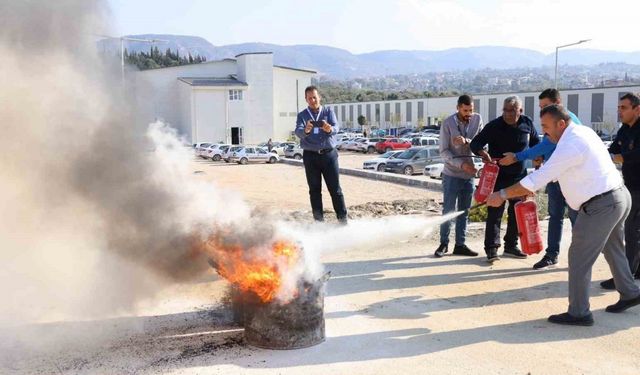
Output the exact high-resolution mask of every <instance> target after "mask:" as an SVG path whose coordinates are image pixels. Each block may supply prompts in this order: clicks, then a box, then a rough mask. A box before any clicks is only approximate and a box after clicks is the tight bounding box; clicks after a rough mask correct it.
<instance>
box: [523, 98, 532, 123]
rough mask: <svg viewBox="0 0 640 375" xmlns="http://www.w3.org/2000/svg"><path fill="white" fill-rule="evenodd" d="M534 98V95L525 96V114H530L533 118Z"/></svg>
mask: <svg viewBox="0 0 640 375" xmlns="http://www.w3.org/2000/svg"><path fill="white" fill-rule="evenodd" d="M533 103H534V98H533V96H525V97H524V114H525V116H529V117H531V118H533V105H534V104H533Z"/></svg>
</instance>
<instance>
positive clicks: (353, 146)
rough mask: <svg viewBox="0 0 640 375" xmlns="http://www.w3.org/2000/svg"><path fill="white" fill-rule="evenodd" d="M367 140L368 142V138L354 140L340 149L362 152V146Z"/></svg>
mask: <svg viewBox="0 0 640 375" xmlns="http://www.w3.org/2000/svg"><path fill="white" fill-rule="evenodd" d="M366 140H367V139H366V138H354V139H353V140H351V141H349V142H347V143H345V144H343V145H342V147H341V148H340V149H341V150H348V151H360V150H359V148H360V144H361V143H363V142H364V141H366Z"/></svg>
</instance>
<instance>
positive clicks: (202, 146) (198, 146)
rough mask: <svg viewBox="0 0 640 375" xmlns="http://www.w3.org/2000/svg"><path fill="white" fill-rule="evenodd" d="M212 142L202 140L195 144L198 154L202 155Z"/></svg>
mask: <svg viewBox="0 0 640 375" xmlns="http://www.w3.org/2000/svg"><path fill="white" fill-rule="evenodd" d="M212 144H213V143H212V142H201V143H196V144H194V145H193V148H194V149H195V154H196V156H202V152H203V151H204V150H205V149H206V148H207V147H209V146H211V145H212Z"/></svg>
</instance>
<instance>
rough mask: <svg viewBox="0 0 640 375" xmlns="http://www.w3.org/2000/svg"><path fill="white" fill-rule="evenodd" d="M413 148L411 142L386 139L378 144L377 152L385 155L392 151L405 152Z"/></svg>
mask: <svg viewBox="0 0 640 375" xmlns="http://www.w3.org/2000/svg"><path fill="white" fill-rule="evenodd" d="M410 147H411V142H407V141H401V140H399V139H398V138H386V139H384V140H383V141H380V142H378V143H376V151H378V152H379V153H381V154H382V153H384V152H388V151H392V150H405V149H408V148H410Z"/></svg>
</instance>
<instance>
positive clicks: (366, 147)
mask: <svg viewBox="0 0 640 375" xmlns="http://www.w3.org/2000/svg"><path fill="white" fill-rule="evenodd" d="M363 139H364V140H363V141H362V142H358V144H357V145H356V151H362V152H364V153H365V154H369V153H373V152H375V151H376V143H378V142H382V141H384V138H363Z"/></svg>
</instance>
